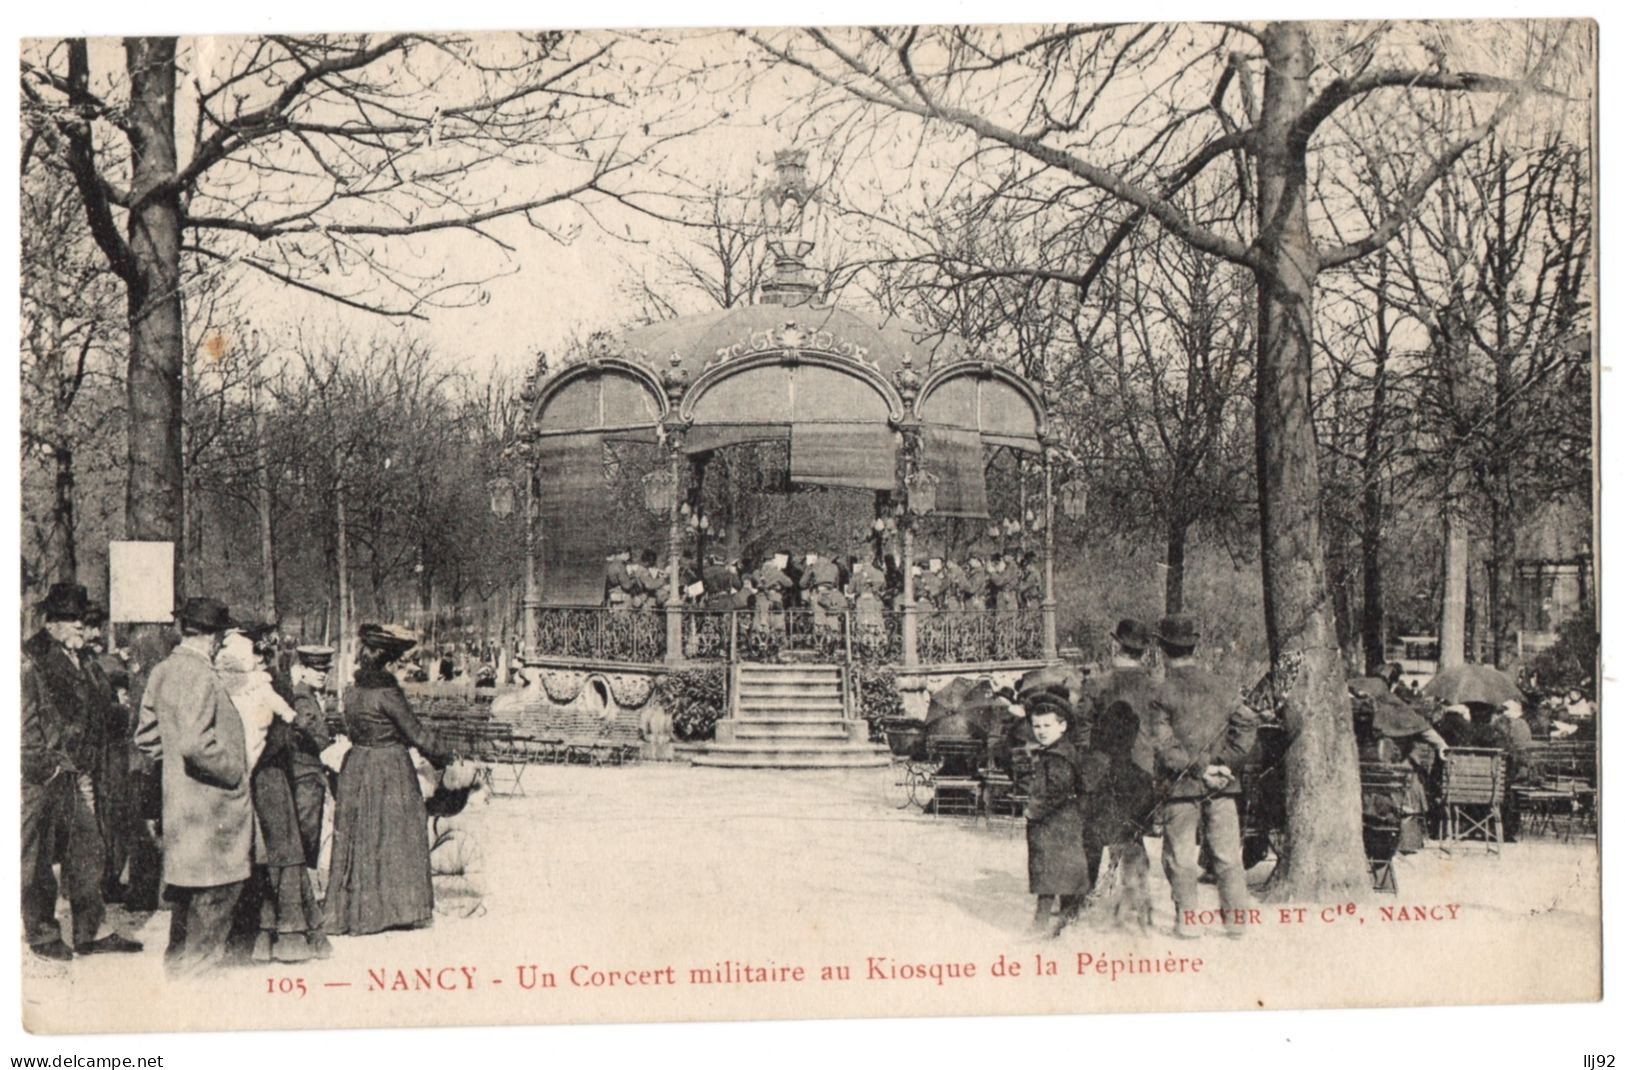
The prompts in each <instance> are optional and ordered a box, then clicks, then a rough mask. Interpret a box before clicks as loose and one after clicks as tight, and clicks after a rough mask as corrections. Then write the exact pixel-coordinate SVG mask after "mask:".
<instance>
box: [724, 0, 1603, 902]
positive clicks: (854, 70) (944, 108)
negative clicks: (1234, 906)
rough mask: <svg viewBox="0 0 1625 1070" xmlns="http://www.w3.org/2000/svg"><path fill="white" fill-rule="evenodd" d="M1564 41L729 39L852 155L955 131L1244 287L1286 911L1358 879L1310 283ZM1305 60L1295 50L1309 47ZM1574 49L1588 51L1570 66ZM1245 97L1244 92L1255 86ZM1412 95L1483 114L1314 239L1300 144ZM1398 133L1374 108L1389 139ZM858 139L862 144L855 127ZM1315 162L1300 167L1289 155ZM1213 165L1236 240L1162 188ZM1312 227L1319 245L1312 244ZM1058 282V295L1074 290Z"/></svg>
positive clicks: (1538, 30)
mask: <svg viewBox="0 0 1625 1070" xmlns="http://www.w3.org/2000/svg"><path fill="white" fill-rule="evenodd" d="M1568 32H1569V31H1568V30H1567V29H1566V28H1564V27H1562V26H1556V27H1554V26H1552V25H1549V24H1525V25H1519V26H1515V27H1510V26H1505V25H1502V26H1500V27H1498V28H1497V30H1496V33H1497V34H1498V36H1499V39H1500V40H1499V43H1500V45H1501V50H1502V52H1503V54H1510V55H1514V56H1515V57H1517V58H1516V60H1515V61H1514V69H1512V70H1511V71H1508V72H1498V73H1492V72H1485V73H1479V72H1466V71H1458V70H1452V69H1450V66H1449V63H1450V60H1451V59H1452V58H1453V57H1451V56H1449V55H1448V54H1447V53H1446V51H1445V48H1444V43H1442V42H1441V35H1438V34H1431V35H1430V33H1429V32H1427V31H1425V30H1424V31H1423V32H1421V33H1420V34H1419V35H1418V34H1414V33H1413V35H1412V36H1411V39H1410V40H1409V41H1407V40H1406V39H1405V37H1404V36H1403V35H1396V34H1395V33H1394V32H1392V31H1391V29H1390V28H1389V27H1388V26H1387V25H1382V26H1375V27H1354V28H1353V29H1346V28H1336V29H1327V30H1323V31H1318V32H1317V31H1316V30H1315V29H1314V28H1312V27H1310V26H1308V25H1305V24H1301V23H1289V22H1276V23H1269V24H1264V25H1238V24H1228V25H1224V26H1166V27H1157V26H1151V27H1146V26H1126V27H1125V26H1107V25H1084V26H1063V27H1031V28H1029V27H1021V28H960V27H950V28H923V27H913V28H905V29H896V30H892V29H869V30H854V31H849V32H828V31H822V30H809V31H804V32H802V33H799V34H792V33H786V34H763V33H755V32H752V33H748V35H747V36H748V37H749V38H750V39H751V40H752V41H753V42H755V43H756V45H757V46H758V47H760V48H761V49H763V50H764V51H766V52H767V53H768V54H770V55H772V56H774V57H776V58H777V59H778V60H779V61H780V62H782V63H785V64H790V65H792V66H794V67H795V68H797V69H799V70H800V71H801V72H802V73H803V74H804V75H806V76H807V77H809V78H810V79H811V84H812V85H813V87H814V89H813V91H812V93H811V94H810V101H811V104H812V114H813V116H814V118H813V120H809V121H817V122H821V123H824V124H825V127H826V128H832V129H833V130H834V131H835V136H845V137H853V136H855V135H858V136H862V137H863V138H866V139H867V142H868V143H869V144H871V145H873V144H876V143H883V142H884V141H886V140H887V139H888V137H896V136H897V135H896V134H895V131H897V130H900V129H907V128H906V127H904V126H903V125H901V124H903V123H904V122H905V121H906V122H912V123H914V124H915V125H914V126H913V128H912V129H913V131H914V132H915V133H916V134H917V136H916V137H915V138H912V139H910V140H911V141H915V142H917V141H918V138H920V137H923V136H924V135H923V133H918V132H919V131H923V130H924V129H926V128H931V129H933V130H934V131H938V132H940V133H939V134H937V135H934V136H941V135H942V134H950V135H951V134H957V135H959V136H958V137H957V138H955V140H954V141H953V145H954V146H956V147H963V151H962V152H961V153H960V154H959V155H958V156H957V157H956V158H955V159H954V160H952V161H949V163H948V166H947V170H948V172H949V173H950V174H953V173H954V172H955V171H956V169H961V168H968V167H969V164H970V161H971V160H972V159H973V158H974V159H975V160H976V161H977V162H978V163H980V164H981V165H982V168H983V169H984V170H985V169H986V168H987V167H988V166H994V167H1000V166H1020V167H1022V168H1024V170H1025V172H1026V173H1027V174H1028V176H1029V179H1030V180H1032V181H1040V180H1044V179H1048V180H1049V181H1050V182H1051V183H1053V184H1059V185H1061V186H1063V187H1064V188H1065V189H1066V190H1068V191H1069V192H1068V195H1067V199H1068V200H1071V201H1076V202H1077V203H1079V204H1080V210H1083V211H1096V212H1097V211H1098V210H1099V208H1098V205H1099V203H1100V198H1101V197H1102V196H1103V197H1105V198H1107V199H1109V200H1111V201H1115V202H1118V203H1119V204H1121V205H1122V206H1123V207H1124V208H1125V209H1127V211H1128V212H1129V216H1128V217H1127V219H1126V220H1125V223H1128V224H1132V223H1133V222H1136V221H1138V220H1139V219H1141V218H1144V217H1149V218H1150V219H1152V220H1154V221H1155V222H1156V223H1157V224H1159V225H1160V226H1161V227H1163V228H1164V229H1166V230H1168V231H1169V232H1170V233H1172V234H1174V235H1176V236H1177V237H1178V238H1180V239H1181V240H1183V241H1185V242H1186V243H1187V244H1189V245H1190V246H1192V247H1193V248H1194V249H1197V250H1199V251H1201V252H1204V253H1207V254H1210V255H1212V256H1215V257H1218V258H1220V259H1222V260H1226V261H1229V262H1231V263H1234V264H1236V265H1239V266H1241V267H1242V268H1244V269H1246V270H1247V271H1249V272H1251V273H1252V275H1253V277H1254V281H1255V285H1256V288H1257V294H1258V327H1257V337H1256V344H1257V363H1256V392H1255V405H1254V413H1255V421H1256V440H1257V441H1256V445H1257V474H1258V487H1259V498H1260V517H1261V525H1260V528H1261V531H1260V541H1261V548H1262V555H1261V557H1262V571H1263V581H1264V598H1265V617H1266V620H1265V623H1266V630H1267V632H1268V635H1269V642H1270V652H1271V658H1272V661H1273V666H1274V673H1273V681H1274V685H1275V688H1276V699H1277V703H1278V707H1279V708H1280V710H1281V711H1282V714H1283V717H1284V721H1285V724H1286V727H1287V730H1288V733H1289V738H1290V740H1291V745H1290V747H1289V749H1288V753H1287V759H1286V781H1287V791H1288V799H1289V805H1288V816H1287V833H1288V846H1289V853H1288V857H1287V858H1286V859H1285V861H1284V862H1283V865H1282V866H1281V867H1280V869H1279V871H1278V880H1277V881H1276V888H1277V889H1278V892H1279V894H1283V895H1286V896H1289V897H1304V898H1312V897H1317V896H1324V895H1341V894H1345V893H1347V894H1355V893H1358V892H1361V891H1362V890H1363V889H1364V888H1365V887H1366V885H1367V883H1368V877H1367V874H1366V871H1365V866H1364V863H1363V847H1362V843H1361V835H1360V809H1359V805H1358V800H1359V780H1358V767H1357V763H1356V761H1355V751H1354V739H1353V729H1352V724H1351V721H1350V718H1349V716H1348V696H1347V691H1346V688H1345V681H1344V673H1343V667H1342V662H1341V658H1340V656H1339V648H1338V644H1337V637H1336V632H1335V624H1334V620H1333V614H1332V612H1331V607H1330V603H1329V598H1328V584H1327V577H1326V566H1325V554H1324V550H1323V547H1322V543H1321V533H1320V524H1319V508H1320V485H1319V484H1320V479H1319V472H1318V466H1317V458H1316V443H1315V436H1314V430H1313V426H1312V419H1311V414H1310V408H1309V406H1310V396H1311V390H1310V384H1311V370H1312V354H1313V339H1314V323H1315V293H1316V282H1317V279H1318V277H1319V276H1320V274H1321V273H1322V272H1324V271H1327V270H1330V269H1332V268H1335V267H1339V266H1341V265H1343V264H1347V263H1350V262H1353V261H1355V260H1358V259H1360V258H1362V257H1364V256H1367V255H1369V254H1371V253H1372V252H1374V251H1375V250H1377V249H1379V248H1381V247H1383V246H1384V245H1386V244H1387V243H1388V242H1389V241H1391V240H1392V239H1393V237H1394V235H1395V234H1396V233H1397V232H1398V230H1399V229H1400V227H1402V226H1403V225H1404V223H1405V222H1406V220H1407V219H1409V218H1410V217H1411V215H1412V213H1413V212H1414V211H1415V208H1416V206H1417V205H1418V204H1419V203H1420V202H1421V201H1422V199H1423V198H1424V197H1425V196H1426V195H1427V192H1428V191H1429V189H1431V188H1432V186H1433V185H1434V183H1435V182H1437V181H1438V179H1439V177H1440V176H1442V175H1443V174H1445V173H1446V172H1448V171H1449V170H1450V168H1451V167H1452V166H1453V165H1454V164H1455V163H1456V161H1457V160H1458V159H1459V158H1460V157H1461V155H1462V154H1463V153H1464V152H1466V151H1467V150H1468V149H1469V148H1471V147H1472V146H1473V145H1474V144H1476V143H1477V142H1479V141H1480V140H1482V139H1483V138H1484V137H1485V136H1486V135H1487V134H1488V133H1489V132H1490V131H1491V130H1493V129H1494V128H1495V127H1496V126H1497V125H1498V124H1499V123H1500V122H1502V121H1503V120H1504V119H1505V117H1506V116H1507V115H1509V114H1510V113H1511V112H1512V111H1513V110H1514V109H1516V108H1517V107H1518V106H1519V105H1520V104H1522V103H1523V102H1524V100H1525V99H1527V98H1528V97H1529V96H1530V95H1532V94H1533V93H1534V92H1536V91H1537V87H1538V86H1539V85H1540V82H1541V79H1542V77H1543V76H1544V74H1545V72H1546V70H1547V68H1548V67H1549V66H1550V64H1551V63H1552V62H1553V60H1554V57H1555V56H1556V54H1557V51H1558V46H1557V44H1554V42H1553V40H1552V38H1556V39H1557V40H1558V41H1559V42H1561V40H1562V38H1564V37H1565V36H1566V35H1567V33H1568ZM1317 40H1318V42H1319V45H1320V48H1319V49H1317V47H1316V43H1317ZM1588 55H1589V53H1588ZM1260 83H1261V84H1260ZM1420 91H1430V92H1431V91H1437V92H1449V93H1487V94H1491V95H1492V97H1493V98H1494V99H1495V101H1496V103H1495V104H1494V107H1493V110H1491V111H1490V112H1489V114H1487V115H1484V116H1483V117H1481V118H1478V117H1475V118H1473V119H1470V120H1468V121H1467V122H1464V123H1462V124H1461V126H1459V127H1457V128H1456V129H1453V130H1449V131H1445V132H1439V131H1436V130H1434V129H1432V128H1428V129H1426V130H1424V131H1422V132H1421V133H1420V134H1419V135H1418V136H1417V137H1416V138H1415V139H1413V141H1412V143H1411V145H1410V149H1411V152H1412V157H1411V158H1412V159H1414V160H1416V161H1417V165H1416V167H1415V170H1414V171H1413V172H1412V174H1411V176H1410V181H1409V182H1407V184H1406V186H1405V192H1404V194H1403V195H1402V196H1401V197H1399V198H1398V199H1397V200H1396V202H1395V203H1394V204H1393V206H1392V210H1391V211H1390V212H1389V213H1388V214H1386V215H1385V216H1383V217H1382V219H1381V220H1380V222H1379V223H1378V224H1377V225H1376V226H1374V227H1373V228H1371V229H1370V230H1369V231H1367V232H1365V233H1363V234H1360V235H1357V236H1354V237H1352V238H1351V239H1348V240H1333V241H1331V242H1329V243H1328V241H1327V238H1326V236H1325V234H1324V231H1325V228H1324V226H1323V225H1322V226H1318V227H1317V221H1316V220H1315V219H1313V218H1312V217H1311V214H1310V211H1309V206H1310V203H1311V200H1312V194H1313V185H1314V182H1315V181H1316V176H1317V175H1318V174H1319V173H1320V167H1321V166H1322V165H1333V166H1335V164H1336V154H1335V152H1334V153H1331V154H1328V153H1326V152H1325V151H1323V149H1324V146H1322V145H1319V144H1317V140H1316V139H1317V135H1318V134H1320V133H1321V132H1322V128H1323V127H1324V126H1325V125H1326V123H1327V121H1328V120H1329V119H1331V118H1333V117H1334V116H1336V115H1337V114H1338V113H1339V112H1340V111H1342V110H1343V109H1346V108H1361V107H1367V108H1369V107H1374V106H1384V105H1389V106H1396V107H1398V108H1400V109H1403V107H1404V102H1405V100H1407V99H1408V98H1409V95H1411V94H1416V93H1418V92H1420ZM1393 125H1395V126H1396V127H1399V126H1403V125H1405V124H1402V123H1400V122H1399V114H1398V113H1396V115H1395V121H1394V124H1393ZM1410 125H1411V126H1412V127H1413V128H1414V126H1415V124H1410ZM877 131H879V132H877ZM1312 160H1313V161H1314V163H1315V164H1316V165H1317V166H1316V167H1314V168H1312V167H1311V161H1312ZM1215 163H1229V164H1233V166H1234V167H1235V169H1236V171H1237V177H1238V183H1239V185H1240V186H1241V187H1242V189H1243V190H1244V195H1245V196H1246V198H1247V199H1248V203H1250V204H1252V205H1253V206H1254V207H1255V214H1254V218H1253V225H1252V228H1251V229H1252V234H1251V239H1250V240H1247V239H1245V238H1237V237H1232V236H1229V235H1228V234H1226V233H1224V232H1221V231H1217V230H1215V229H1213V228H1211V227H1208V226H1204V225H1202V224H1200V223H1198V222H1196V221H1193V220H1192V219H1191V218H1190V217H1189V216H1188V215H1187V214H1186V213H1185V212H1184V211H1182V209H1181V207H1180V204H1179V202H1178V201H1177V200H1176V199H1174V198H1173V196H1172V194H1173V193H1174V192H1177V190H1178V189H1179V188H1181V187H1182V186H1183V184H1184V183H1186V182H1188V181H1189V180H1190V178H1191V177H1192V176H1194V175H1197V174H1199V173H1201V172H1202V171H1203V170H1205V169H1206V168H1207V167H1209V166H1210V165H1213V164H1215ZM1317 229H1318V230H1319V231H1320V232H1321V233H1320V235H1319V236H1317ZM1081 281H1082V280H1081V278H1080V282H1081Z"/></svg>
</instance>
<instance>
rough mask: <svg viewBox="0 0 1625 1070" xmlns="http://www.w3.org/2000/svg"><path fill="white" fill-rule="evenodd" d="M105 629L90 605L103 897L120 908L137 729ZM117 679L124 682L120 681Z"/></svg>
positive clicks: (89, 666)
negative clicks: (98, 744)
mask: <svg viewBox="0 0 1625 1070" xmlns="http://www.w3.org/2000/svg"><path fill="white" fill-rule="evenodd" d="M106 624H107V610H105V609H103V608H102V607H101V606H99V605H97V604H96V603H95V602H92V603H90V604H89V606H87V607H86V609H85V645H84V649H83V651H81V656H80V661H81V663H82V664H83V665H84V670H85V679H86V682H87V684H88V687H89V690H90V710H91V720H92V723H93V725H94V726H95V731H96V733H97V735H98V736H99V737H100V739H101V753H100V754H99V755H98V760H97V762H96V768H95V769H94V770H93V771H92V774H91V779H92V782H93V783H94V785H95V789H96V791H95V799H96V824H97V827H98V828H99V829H100V830H101V835H102V863H103V865H102V898H103V900H105V901H107V902H110V903H119V902H123V900H124V885H123V883H122V878H123V875H124V866H125V863H126V862H127V861H129V854H130V842H131V840H132V839H133V836H134V831H133V825H134V822H135V814H134V807H133V805H132V801H133V800H132V798H131V794H130V734H131V732H132V731H133V730H134V727H135V726H134V723H133V720H132V718H131V717H130V709H129V706H128V704H127V703H128V696H129V689H130V674H129V672H128V671H127V670H126V669H125V668H124V666H123V664H122V663H121V662H120V661H119V660H118V659H117V658H115V657H113V656H112V655H109V654H107V652H106V651H107V644H106V641H105V639H104V638H103V632H102V629H103V627H104V626H105V625H106ZM109 665H111V666H112V670H111V671H109V668H108V667H109ZM115 674H117V676H118V677H119V678H121V679H115Z"/></svg>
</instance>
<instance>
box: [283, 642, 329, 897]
mask: <svg viewBox="0 0 1625 1070" xmlns="http://www.w3.org/2000/svg"><path fill="white" fill-rule="evenodd" d="M332 669H333V648H332V647H328V646H302V647H299V648H297V649H296V650H295V651H294V664H293V713H294V718H293V734H294V747H293V759H292V767H293V805H294V810H295V811H297V813H298V815H299V839H300V842H301V843H302V844H303V846H304V849H305V865H307V866H309V867H310V868H311V869H315V868H316V859H317V856H318V855H319V854H320V853H321V849H322V808H323V807H324V806H325V805H326V804H327V771H326V769H325V768H324V767H323V766H322V751H324V750H326V749H327V748H328V747H330V746H332V744H333V737H332V736H331V735H330V734H329V733H328V731H327V700H326V699H325V698H323V697H322V688H323V686H324V685H325V684H326V682H327V674H328V673H329V672H331V671H332Z"/></svg>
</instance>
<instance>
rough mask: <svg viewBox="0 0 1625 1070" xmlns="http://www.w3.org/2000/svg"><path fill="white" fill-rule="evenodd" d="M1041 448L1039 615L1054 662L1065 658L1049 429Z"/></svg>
mask: <svg viewBox="0 0 1625 1070" xmlns="http://www.w3.org/2000/svg"><path fill="white" fill-rule="evenodd" d="M1044 422H1045V423H1046V424H1048V423H1049V421H1048V420H1047V419H1046V420H1045V421H1044ZM1039 447H1040V449H1041V450H1042V451H1043V457H1044V601H1043V604H1042V607H1041V609H1040V610H1039V612H1040V613H1041V614H1042V615H1043V618H1044V660H1045V661H1049V662H1054V661H1059V660H1060V657H1061V651H1060V642H1059V639H1058V637H1057V635H1056V630H1055V443H1054V441H1053V440H1052V439H1051V438H1050V437H1049V434H1048V431H1047V429H1046V432H1045V434H1044V436H1043V437H1042V438H1041V439H1040V440H1039Z"/></svg>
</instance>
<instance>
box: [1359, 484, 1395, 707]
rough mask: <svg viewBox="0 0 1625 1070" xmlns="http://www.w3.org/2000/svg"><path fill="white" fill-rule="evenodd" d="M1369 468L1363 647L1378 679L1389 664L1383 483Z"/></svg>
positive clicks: (1363, 523)
mask: <svg viewBox="0 0 1625 1070" xmlns="http://www.w3.org/2000/svg"><path fill="white" fill-rule="evenodd" d="M1375 469H1376V466H1375V465H1368V466H1367V471H1366V473H1365V477H1364V482H1365V486H1364V488H1363V490H1362V492H1361V496H1360V497H1361V501H1360V584H1361V592H1360V602H1361V606H1360V645H1361V646H1362V647H1363V648H1364V651H1365V671H1366V675H1368V676H1375V675H1376V674H1377V673H1379V672H1381V671H1382V667H1383V665H1384V664H1386V663H1387V661H1388V626H1387V620H1386V619H1385V618H1386V616H1387V609H1386V607H1385V606H1384V604H1383V590H1382V519H1383V518H1382V482H1381V479H1380V477H1379V476H1378V475H1377V474H1376V471H1375Z"/></svg>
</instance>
